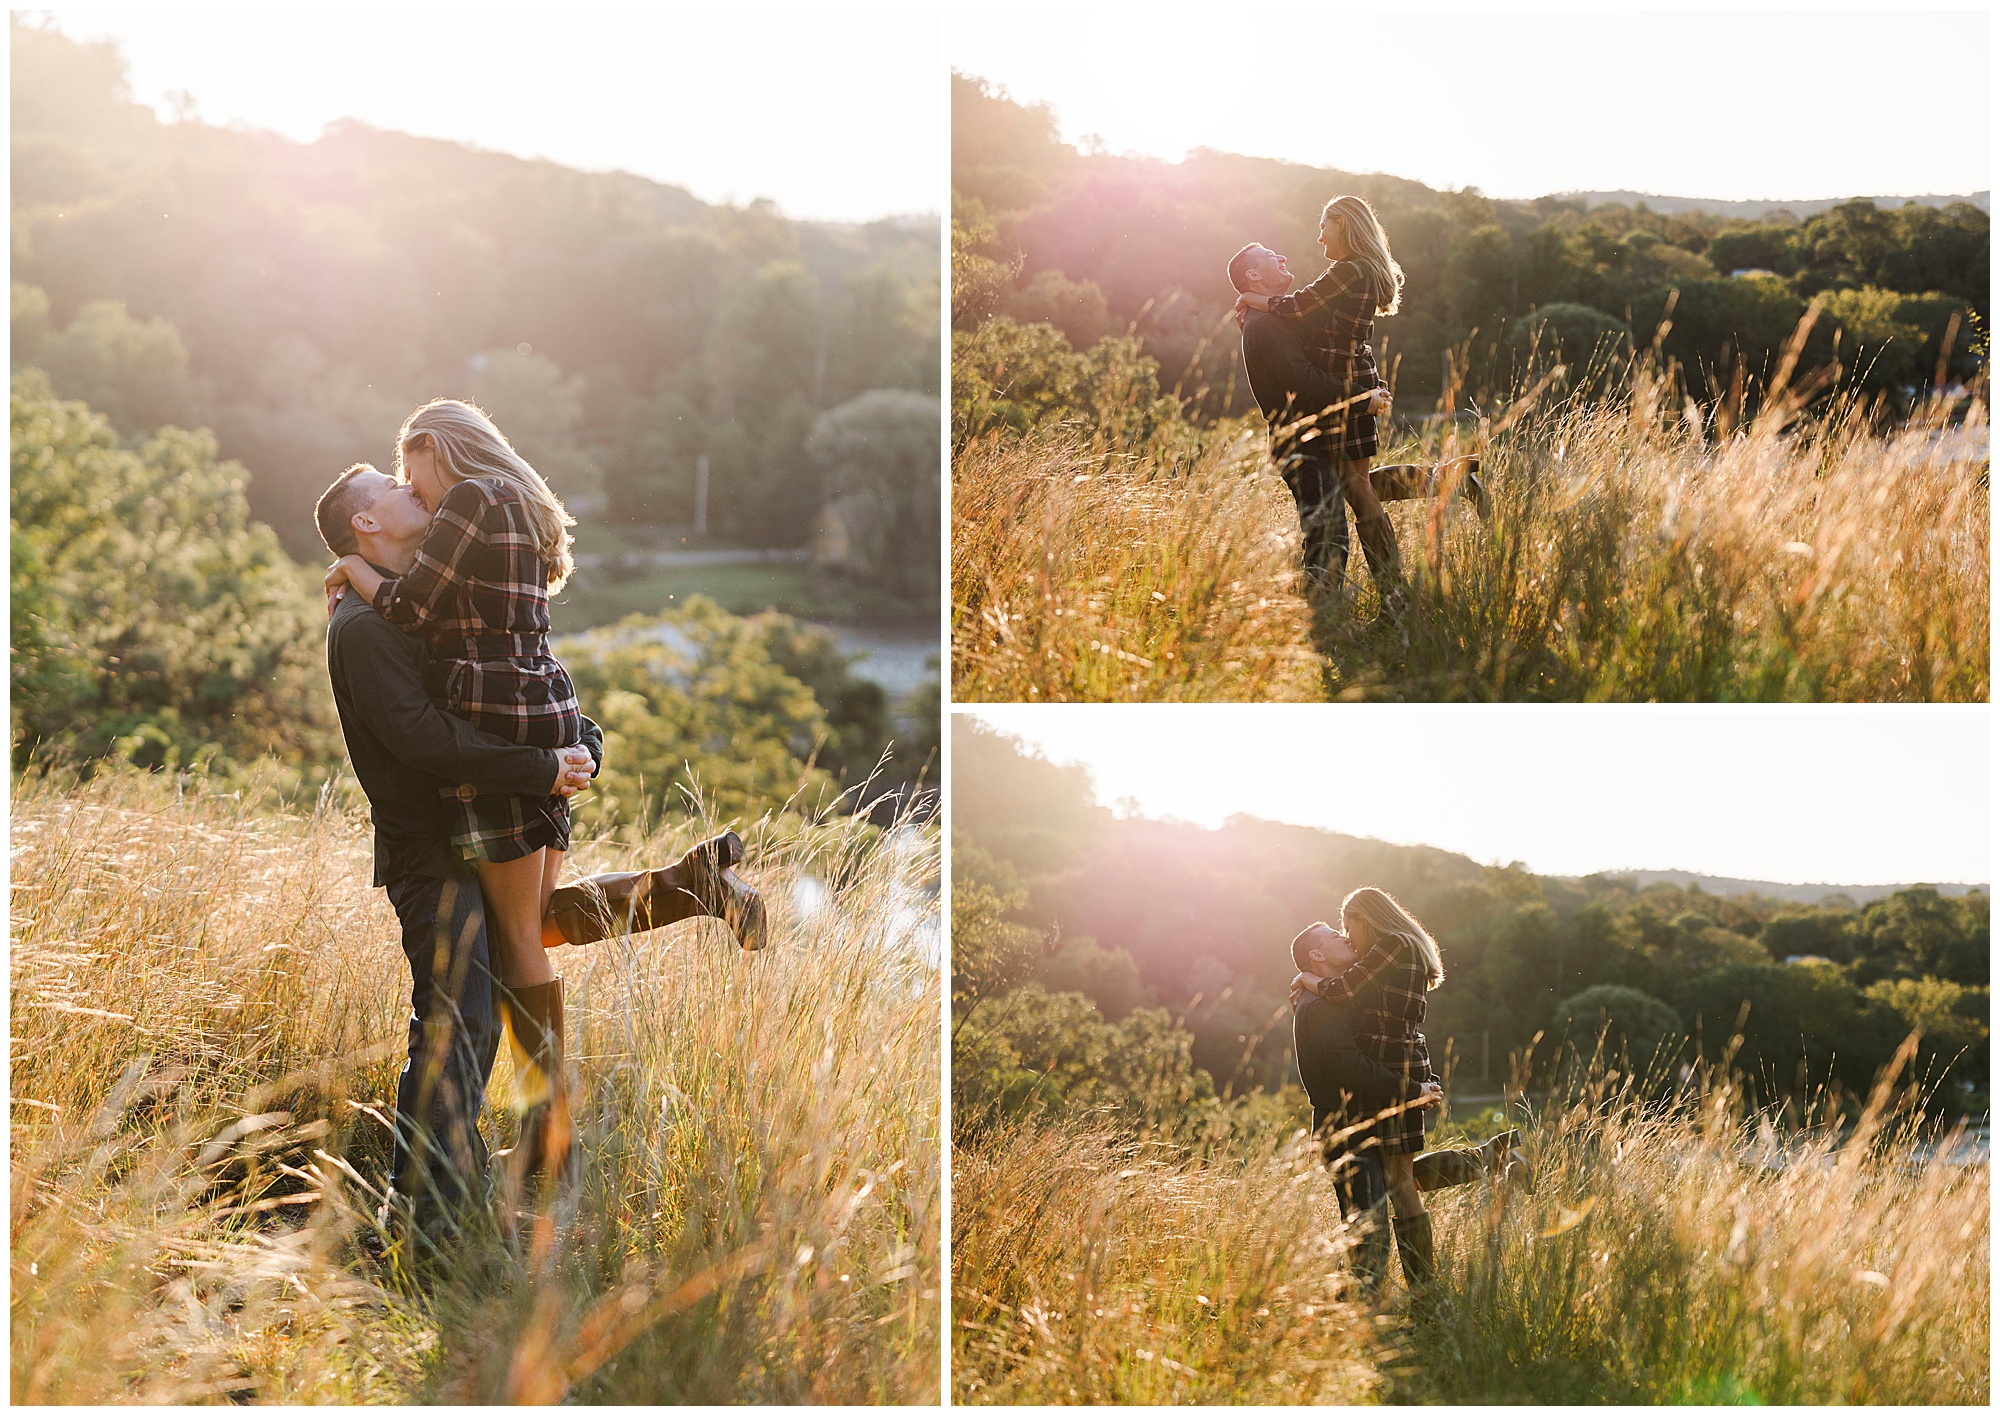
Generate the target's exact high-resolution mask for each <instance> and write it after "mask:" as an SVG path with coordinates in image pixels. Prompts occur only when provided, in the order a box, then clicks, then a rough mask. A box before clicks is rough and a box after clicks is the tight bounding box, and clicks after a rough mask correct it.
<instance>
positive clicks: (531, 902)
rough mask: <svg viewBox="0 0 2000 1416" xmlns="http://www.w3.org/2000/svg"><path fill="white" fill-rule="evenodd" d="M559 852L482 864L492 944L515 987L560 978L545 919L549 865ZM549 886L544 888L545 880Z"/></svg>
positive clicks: (496, 958)
mask: <svg viewBox="0 0 2000 1416" xmlns="http://www.w3.org/2000/svg"><path fill="white" fill-rule="evenodd" d="M549 855H554V856H556V858H557V860H558V861H560V860H561V858H562V857H561V855H560V853H559V852H555V851H549V850H539V851H534V852H531V853H530V854H528V855H524V856H522V857H521V858H520V859H518V860H507V861H497V862H496V861H487V860H482V861H481V862H479V889H480V893H481V894H483V895H484V896H485V897H486V941H487V943H488V945H490V946H491V948H492V954H493V963H494V968H495V970H496V971H497V972H498V973H499V975H500V981H501V982H502V983H505V984H507V985H508V986H509V987H510V988H532V987H533V986H534V985H536V984H539V983H548V982H550V981H551V980H553V979H554V978H555V976H556V974H555V970H554V969H553V968H551V967H550V965H549V956H548V954H547V953H546V952H545V951H544V950H543V948H542V915H543V913H544V912H545V910H546V909H547V906H548V898H549V890H550V889H552V888H553V887H554V879H553V877H549V876H548V870H547V867H546V866H545V864H544V862H543V858H544V857H545V856H549ZM545 877H546V878H548V880H549V883H548V884H547V885H544V884H543V880H544V878H545Z"/></svg>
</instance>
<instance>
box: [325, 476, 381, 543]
mask: <svg viewBox="0 0 2000 1416" xmlns="http://www.w3.org/2000/svg"><path fill="white" fill-rule="evenodd" d="M374 470H375V468H374V467H373V466H372V465H370V464H369V463H366V462H357V463H355V464H354V465H353V466H352V467H350V468H348V469H347V470H346V471H345V472H343V473H341V474H340V475H339V476H338V477H335V478H334V479H333V485H332V486H330V487H328V488H327V489H326V490H325V491H324V492H321V493H320V498H319V502H318V504H317V505H315V506H314V507H313V521H314V522H315V523H316V524H317V525H318V527H319V538H320V540H322V541H324V542H326V548H327V549H328V550H329V551H332V552H333V553H334V554H335V555H337V556H352V555H359V554H360V553H361V543H360V542H359V541H357V540H355V539H354V516H355V513H356V512H361V511H366V510H367V509H368V508H369V506H370V505H372V503H369V502H364V501H363V500H362V499H361V492H360V490H359V489H358V488H357V487H356V486H355V485H354V479H355V478H357V477H359V476H360V475H361V474H362V473H363V472H373V471H374Z"/></svg>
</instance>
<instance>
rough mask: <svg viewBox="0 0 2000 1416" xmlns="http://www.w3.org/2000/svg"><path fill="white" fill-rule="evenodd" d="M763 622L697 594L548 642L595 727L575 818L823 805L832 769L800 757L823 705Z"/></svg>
mask: <svg viewBox="0 0 2000 1416" xmlns="http://www.w3.org/2000/svg"><path fill="white" fill-rule="evenodd" d="M767 629H768V626H767V625H766V624H764V623H762V622H760V621H759V620H756V619H744V618H739V617H738V616H735V615H731V614H726V613H724V612H723V611H722V610H721V609H720V608H718V607H717V606H716V605H715V604H714V602H713V601H710V600H707V599H704V598H703V597H701V596H699V595H697V596H693V597H691V598H690V599H689V600H688V602H687V604H686V605H685V606H684V607H683V608H681V609H679V610H673V611H669V612H667V613H666V614H662V615H658V616H655V617H653V618H651V619H647V618H645V617H643V616H638V615H634V616H632V617H631V618H629V619H626V620H624V621H622V622H621V623H620V624H618V625H616V626H614V627H612V628H609V629H601V630H594V631H592V632H591V633H589V634H587V635H581V636H578V637H577V638H575V639H572V640H569V641H566V642H564V643H563V644H562V645H560V646H558V648H559V652H560V653H561V654H562V655H563V659H564V662H565V663H566V664H567V665H568V667H569V671H570V677H571V678H572V679H573V680H575V683H576V689H577V697H578V700H579V701H580V702H581V703H582V705H583V711H584V712H585V713H587V714H589V715H590V716H591V717H592V718H595V719H596V720H597V722H598V723H599V724H600V725H601V726H602V727H603V729H604V770H603V771H602V772H601V773H600V774H599V776H598V779H597V785H596V788H595V789H594V790H593V791H592V792H591V793H590V794H589V796H588V797H587V798H586V799H585V804H584V806H583V809H582V817H583V819H585V820H592V819H601V820H620V819H623V820H635V819H651V820H658V819H660V818H662V817H665V816H680V815H693V814H695V811H696V808H695V805H694V800H695V798H697V797H699V798H700V800H702V801H703V802H705V803H706V805H707V808H708V810H709V812H710V813H711V814H713V815H714V816H715V817H717V818H718V819H724V820H728V819H735V820H749V819H753V818H755V817H757V816H760V815H762V814H764V813H766V812H770V811H775V810H777V809H779V808H780V807H781V806H783V805H784V804H785V803H786V802H787V801H791V800H797V801H798V802H800V803H801V804H802V805H803V806H804V807H805V808H806V809H808V810H813V809H820V808H824V807H830V806H831V805H832V804H833V800H834V798H835V797H836V796H837V794H838V792H839V786H838V784H837V783H836V781H835V779H834V777H833V775H832V774H831V773H829V772H828V771H827V770H826V769H825V768H823V767H817V766H811V765H809V763H810V762H811V759H812V757H813V754H814V752H815V750H816V749H817V748H818V747H819V746H820V745H821V744H822V743H823V742H825V741H826V739H827V738H828V736H829V732H830V730H829V727H828V724H827V717H826V712H825V710H824V709H823V708H822V707H821V706H820V704H819V702H818V700H817V699H815V698H814V696H813V691H812V689H810V688H809V687H807V686H806V685H805V684H804V683H801V682H800V681H799V680H798V679H796V678H794V677H792V675H790V674H789V673H787V672H785V670H784V668H783V666H782V665H781V664H780V663H779V662H778V660H777V659H776V657H774V655H773V654H772V651H771V645H770V642H769V639H768V638H767Z"/></svg>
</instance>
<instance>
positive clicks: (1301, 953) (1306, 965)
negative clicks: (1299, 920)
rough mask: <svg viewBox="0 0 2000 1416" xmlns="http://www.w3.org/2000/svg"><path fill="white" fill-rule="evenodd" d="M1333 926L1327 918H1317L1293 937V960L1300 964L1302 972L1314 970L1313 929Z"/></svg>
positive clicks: (1299, 967)
mask: <svg viewBox="0 0 2000 1416" xmlns="http://www.w3.org/2000/svg"><path fill="white" fill-rule="evenodd" d="M1332 928H1333V926H1332V925H1330V924H1328V923H1327V922H1326V921H1325V920H1323V919H1316V920H1314V921H1313V922H1312V923H1311V924H1309V925H1307V926H1306V927H1305V928H1304V929H1301V930H1300V931H1299V932H1298V934H1297V935H1295V936H1294V937H1293V939H1292V962H1293V963H1294V964H1296V965H1298V969H1299V972H1300V973H1311V972H1312V971H1313V957H1312V947H1313V946H1312V936H1313V931H1314V930H1317V929H1332Z"/></svg>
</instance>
